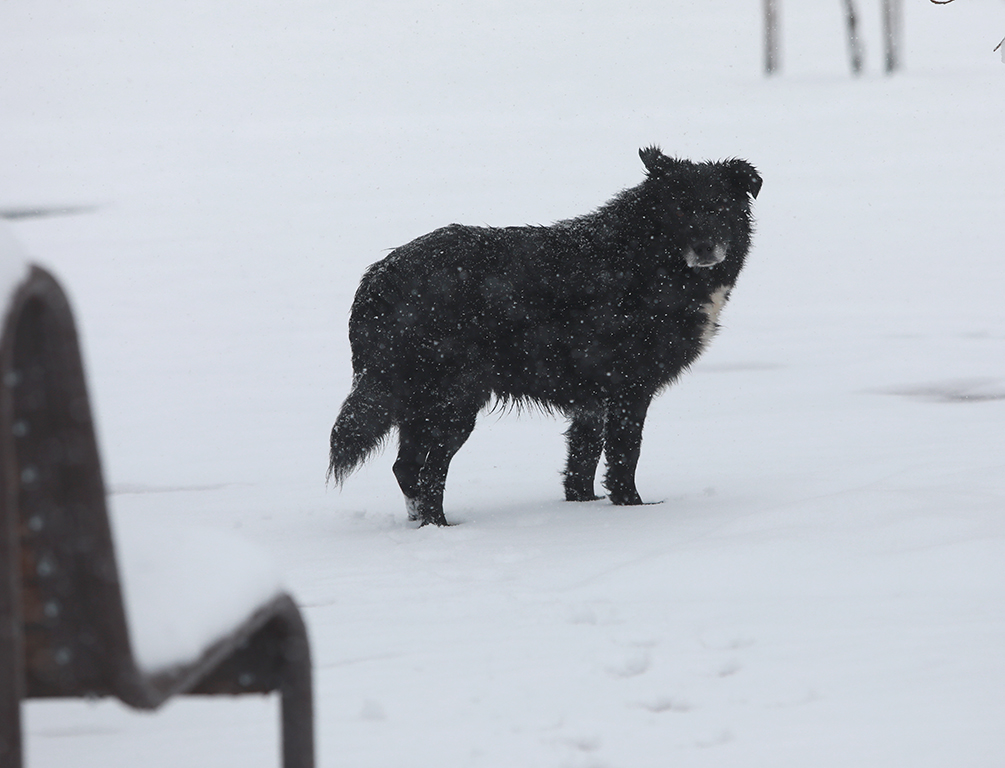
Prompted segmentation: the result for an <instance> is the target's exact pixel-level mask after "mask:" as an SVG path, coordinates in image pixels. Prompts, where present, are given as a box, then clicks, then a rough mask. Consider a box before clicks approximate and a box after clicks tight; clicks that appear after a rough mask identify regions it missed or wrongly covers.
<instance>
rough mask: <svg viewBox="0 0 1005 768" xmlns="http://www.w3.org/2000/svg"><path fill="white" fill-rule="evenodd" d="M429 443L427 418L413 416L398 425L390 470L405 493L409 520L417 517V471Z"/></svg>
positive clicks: (423, 461)
mask: <svg viewBox="0 0 1005 768" xmlns="http://www.w3.org/2000/svg"><path fill="white" fill-rule="evenodd" d="M431 445H432V439H431V437H430V434H429V422H428V420H426V419H419V418H415V417H414V416H413V417H410V418H407V419H404V420H402V422H401V423H400V424H399V425H398V458H397V459H396V460H395V462H394V467H393V470H392V471H393V472H394V476H395V477H396V478H397V480H398V486H399V487H400V488H401V492H402V493H403V494H404V495H405V508H406V509H407V510H408V519H409V520H418V519H419V472H420V471H421V470H422V465H423V464H424V463H425V461H426V454H427V453H429V449H430V446H431Z"/></svg>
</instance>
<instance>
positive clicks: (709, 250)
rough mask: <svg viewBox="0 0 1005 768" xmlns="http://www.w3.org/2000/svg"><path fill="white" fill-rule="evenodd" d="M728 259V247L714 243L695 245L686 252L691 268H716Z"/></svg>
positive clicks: (686, 259) (685, 258) (685, 257)
mask: <svg viewBox="0 0 1005 768" xmlns="http://www.w3.org/2000/svg"><path fill="white" fill-rule="evenodd" d="M725 258H726V246H724V245H721V244H715V245H713V244H712V243H695V244H694V245H692V246H691V247H690V248H688V249H687V250H686V251H684V260H685V261H686V262H687V265H688V266H689V267H699V268H701V267H714V266H715V265H716V264H718V263H719V262H720V261H722V260H723V259H725Z"/></svg>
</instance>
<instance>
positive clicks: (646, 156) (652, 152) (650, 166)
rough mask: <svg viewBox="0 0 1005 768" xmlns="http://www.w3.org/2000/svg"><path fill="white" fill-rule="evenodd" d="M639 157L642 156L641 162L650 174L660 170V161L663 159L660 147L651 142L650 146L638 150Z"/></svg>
mask: <svg viewBox="0 0 1005 768" xmlns="http://www.w3.org/2000/svg"><path fill="white" fill-rule="evenodd" d="M639 157H641V158H642V164H643V165H644V166H645V167H646V170H647V171H648V172H649V175H650V176H655V175H656V174H657V173H659V172H660V171H661V170H662V162H661V161H663V160H665V159H666V158H665V156H664V155H663V152H661V151H660V148H659V147H657V146H656V145H655V144H653V145H652V146H651V147H644V148H643V149H640V150H639Z"/></svg>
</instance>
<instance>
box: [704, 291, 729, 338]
mask: <svg viewBox="0 0 1005 768" xmlns="http://www.w3.org/2000/svg"><path fill="white" fill-rule="evenodd" d="M732 289H733V286H731V285H720V286H719V287H718V288H716V289H715V290H714V291H713V292H712V295H711V296H709V299H708V301H707V302H705V303H704V304H702V305H701V311H702V312H704V313H705V324H704V325H703V326H702V328H701V346H702V348H704V347H706V346H708V343H709V342H710V341H711V340H712V337H713V336H715V332H716V331H717V330H718V329H719V313H720V312H722V308H723V307H724V306H726V299H728V298H729V292H730V291H731V290H732Z"/></svg>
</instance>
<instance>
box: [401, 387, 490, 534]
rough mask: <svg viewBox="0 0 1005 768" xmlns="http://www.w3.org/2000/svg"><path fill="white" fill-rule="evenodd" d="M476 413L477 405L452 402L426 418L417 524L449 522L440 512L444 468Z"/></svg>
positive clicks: (466, 433) (446, 466) (470, 429)
mask: <svg viewBox="0 0 1005 768" xmlns="http://www.w3.org/2000/svg"><path fill="white" fill-rule="evenodd" d="M477 416H478V406H477V405H474V406H470V407H467V406H462V405H459V404H456V403H454V404H450V405H448V406H445V407H444V408H442V409H438V412H437V414H436V416H435V417H432V418H430V419H429V423H430V424H431V425H432V426H431V428H430V430H429V435H430V439H431V445H430V448H429V450H428V452H427V453H426V456H425V459H424V460H423V462H422V466H421V468H420V469H419V482H418V491H419V493H418V504H417V505H416V510H415V518H414V519H417V520H418V521H419V525H430V524H432V525H449V523H447V518H446V517H445V516H444V514H443V488H444V486H445V485H446V482H447V470H448V469H449V467H450V460H451V459H452V458H454V454H456V453H457V451H458V450H460V447H461V446H462V445H464V442H465V441H466V440H467V439H468V436H469V435H470V434H471V431H472V430H473V429H474V428H475V419H476V418H477Z"/></svg>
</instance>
